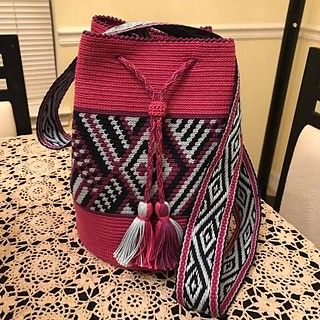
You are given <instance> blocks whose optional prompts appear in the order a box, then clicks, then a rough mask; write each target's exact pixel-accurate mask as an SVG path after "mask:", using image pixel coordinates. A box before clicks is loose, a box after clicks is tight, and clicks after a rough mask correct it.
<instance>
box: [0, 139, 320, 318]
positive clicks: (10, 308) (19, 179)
mask: <svg viewBox="0 0 320 320" xmlns="http://www.w3.org/2000/svg"><path fill="white" fill-rule="evenodd" d="M69 176H70V150H69V149H65V150H61V151H52V150H48V149H46V148H44V147H42V146H41V145H40V144H39V143H38V142H37V141H36V138H35V136H34V135H30V136H22V137H17V138H5V139H1V140H0V225H1V228H0V297H1V300H0V318H1V319H15V320H18V319H37V320H38V319H46V320H48V319H49V320H50V319H130V320H131V319H139V320H140V319H167V320H169V319H170V320H171V319H179V320H187V319H204V317H201V316H200V315H199V314H197V313H195V312H189V311H187V310H185V308H183V307H182V306H180V305H178V304H177V303H176V301H175V299H174V296H173V295H174V284H175V274H174V272H168V273H162V272H158V273H156V274H154V273H148V272H132V271H125V270H121V269H117V268H114V267H112V266H110V265H108V264H107V263H105V262H103V261H101V260H99V259H98V258H96V257H95V256H93V255H92V254H90V253H89V252H88V251H87V250H86V249H85V248H84V247H83V246H82V245H81V243H80V241H79V240H78V237H77V231H76V229H75V214H74V211H73V208H72V201H71V196H70V192H69ZM319 265H320V253H319V251H318V250H317V249H316V248H315V246H314V245H313V244H312V243H311V242H310V241H308V240H307V239H306V238H304V237H303V236H302V235H301V234H300V233H299V232H298V231H297V230H296V229H295V228H293V227H292V226H291V225H289V224H288V223H287V222H286V221H285V220H284V219H283V218H281V216H280V215H279V214H277V213H276V212H274V211H273V210H272V209H271V208H270V207H269V206H267V205H266V204H263V213H262V225H261V229H260V235H259V243H258V247H257V253H256V257H255V260H254V263H253V266H252V267H251V269H250V272H249V274H248V275H247V277H246V279H245V283H244V284H243V286H242V288H241V290H240V292H239V293H238V295H237V297H236V299H235V301H234V302H233V304H232V305H231V307H230V308H229V310H228V313H227V318H228V319H257V318H262V319H284V320H286V319H288V320H289V319H290V320H292V319H320V311H319V307H320V269H319Z"/></svg>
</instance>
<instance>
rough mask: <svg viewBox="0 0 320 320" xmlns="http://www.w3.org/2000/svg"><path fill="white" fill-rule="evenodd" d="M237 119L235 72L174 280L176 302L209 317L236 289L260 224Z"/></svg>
mask: <svg viewBox="0 0 320 320" xmlns="http://www.w3.org/2000/svg"><path fill="white" fill-rule="evenodd" d="M240 119H241V116H240V103H239V77H238V85H237V92H236V95H235V99H234V102H233V105H232V108H231V110H230V114H229V119H228V122H227V126H226V128H225V130H224V133H223V136H222V138H221V140H220V142H219V147H218V150H217V152H216V155H215V157H214V159H213V161H212V163H211V164H210V166H209V168H208V169H207V172H206V175H205V177H204V180H203V183H202V185H201V186H200V189H199V192H198V196H197V198H196V201H195V205H194V207H193V210H192V213H191V215H190V218H189V221H188V225H187V229H186V232H185V237H184V242H183V247H182V250H181V256H180V262H179V267H178V275H177V283H176V293H177V299H178V301H179V303H180V304H183V305H184V306H186V307H187V308H189V309H192V310H197V311H199V312H201V313H206V314H211V315H213V316H219V315H222V314H223V313H224V312H225V311H226V309H227V307H228V306H229V305H230V303H231V301H232V299H233V297H234V296H235V294H236V293H237V291H238V289H239V287H240V284H241V283H242V281H243V279H244V276H245V274H246V272H247V271H248V269H249V267H250V265H251V262H252V259H253V256H254V252H255V247H256V243H257V233H258V230H259V225H260V198H259V194H258V190H257V184H256V178H255V176H254V171H253V168H252V165H251V163H250V161H249V157H248V155H247V152H246V150H245V148H244V146H243V144H242V136H241V130H240ZM235 210H236V213H237V214H238V215H239V216H240V217H239V220H240V223H239V226H238V228H239V230H236V231H235V233H236V239H235V240H234V241H233V243H232V245H231V246H229V245H228V244H226V239H227V230H228V225H229V221H230V217H231V213H232V212H234V211H235ZM227 249H228V250H227Z"/></svg>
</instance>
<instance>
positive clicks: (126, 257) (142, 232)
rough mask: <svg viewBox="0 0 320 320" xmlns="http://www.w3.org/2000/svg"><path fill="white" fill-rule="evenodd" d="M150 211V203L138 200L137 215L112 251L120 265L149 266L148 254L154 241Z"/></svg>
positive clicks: (149, 254)
mask: <svg viewBox="0 0 320 320" xmlns="http://www.w3.org/2000/svg"><path fill="white" fill-rule="evenodd" d="M152 211H153V207H152V204H151V203H146V202H142V201H141V202H139V205H138V216H137V217H136V218H134V220H133V221H132V223H131V225H130V227H129V228H128V230H127V232H126V233H125V235H124V236H123V238H122V241H121V243H120V245H119V247H118V248H117V250H116V251H115V252H114V253H113V256H114V257H115V259H116V260H117V262H118V263H119V264H120V265H122V266H124V267H129V266H139V267H143V268H151V264H150V256H151V250H152V246H153V243H154V234H153V229H152V225H151V222H150V217H151V215H152Z"/></svg>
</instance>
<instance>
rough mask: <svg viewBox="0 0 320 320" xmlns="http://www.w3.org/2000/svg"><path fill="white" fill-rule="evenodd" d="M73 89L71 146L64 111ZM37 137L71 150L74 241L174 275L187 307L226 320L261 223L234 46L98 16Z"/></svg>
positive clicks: (188, 31) (50, 96) (119, 260)
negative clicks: (61, 111) (243, 126)
mask: <svg viewBox="0 0 320 320" xmlns="http://www.w3.org/2000/svg"><path fill="white" fill-rule="evenodd" d="M74 79H75V103H74V112H73V132H72V137H70V136H69V135H68V134H66V133H65V132H64V130H63V128H62V126H61V123H60V121H59V117H58V108H59V105H60V103H61V100H62V98H63V96H64V94H65V93H66V91H67V90H68V88H69V86H70V84H71V83H72V82H73V80H74ZM37 134H38V138H39V140H40V142H41V143H42V144H44V145H45V146H47V147H49V148H52V149H60V148H63V147H66V146H68V145H70V144H71V146H72V172H71V191H72V195H73V200H74V208H75V211H76V219H77V231H78V234H79V237H80V239H81V241H82V243H83V245H84V246H85V247H86V248H87V249H88V250H90V251H91V252H92V253H93V254H95V255H96V256H98V257H99V258H101V259H103V260H105V261H107V262H109V263H111V264H113V265H115V266H121V267H125V268H128V269H144V270H145V269H147V270H170V269H177V270H178V274H177V283H176V294H177V299H178V301H179V303H181V304H183V305H185V306H186V307H188V308H191V309H194V310H197V311H199V312H202V313H207V314H212V315H220V314H223V313H224V312H225V311H226V309H227V307H228V305H229V304H230V302H231V301H232V298H233V297H234V295H235V294H236V292H237V290H238V289H239V286H240V284H241V282H242V280H243V278H244V276H245V274H246V272H247V270H248V268H249V266H250V264H251V262H252V259H253V256H254V251H255V246H256V241H257V233H258V228H259V223H260V199H259V195H258V191H257V186H256V178H255V175H254V172H253V169H252V165H251V163H250V160H249V158H248V155H247V153H246V151H245V148H244V146H243V143H242V138H241V130H240V105H239V76H238V71H237V64H236V57H235V47H234V41H233V40H232V39H224V38H222V37H220V36H218V35H216V34H214V33H212V31H211V28H209V27H206V28H200V29H197V28H192V27H187V26H181V25H173V24H166V23H153V22H147V23H146V22H134V23H132V22H131V23H125V22H124V21H121V20H118V19H115V18H111V17H105V16H96V17H94V18H93V20H92V25H91V31H85V32H84V33H83V34H82V38H81V42H80V47H79V53H78V57H77V58H76V59H75V60H74V61H73V62H72V63H71V64H70V66H69V67H68V68H67V69H66V71H65V72H64V73H63V74H62V75H61V76H60V77H59V78H58V79H57V80H56V81H55V83H54V84H53V85H52V87H51V88H50V90H49V91H48V93H47V95H46V96H45V98H44V100H43V102H42V105H41V107H40V111H39V115H38V121H37ZM230 220H233V222H234V225H235V227H234V228H230V227H229V224H230V223H229V222H230Z"/></svg>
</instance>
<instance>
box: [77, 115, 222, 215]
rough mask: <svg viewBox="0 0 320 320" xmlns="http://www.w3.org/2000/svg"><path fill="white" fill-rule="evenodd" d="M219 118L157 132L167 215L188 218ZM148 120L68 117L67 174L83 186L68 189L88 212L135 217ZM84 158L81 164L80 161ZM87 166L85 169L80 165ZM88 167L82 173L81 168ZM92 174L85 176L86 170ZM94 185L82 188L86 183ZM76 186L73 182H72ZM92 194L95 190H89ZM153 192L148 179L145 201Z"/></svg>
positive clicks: (173, 123) (167, 125)
mask: <svg viewBox="0 0 320 320" xmlns="http://www.w3.org/2000/svg"><path fill="white" fill-rule="evenodd" d="M224 123H225V120H224V119H221V118H220V119H219V118H218V119H197V118H195V119H193V118H191V119H177V118H166V119H165V122H164V128H163V140H164V148H163V149H164V154H163V178H164V181H165V187H166V191H165V192H166V199H167V201H168V202H169V203H170V206H171V212H172V214H173V215H189V214H190V212H191V210H192V206H193V203H194V198H195V197H196V192H197V190H198V188H199V185H200V184H201V181H202V179H203V176H204V174H205V171H206V169H207V167H208V166H209V165H210V163H211V161H212V159H213V157H214V154H215V152H216V149H217V144H218V141H219V139H220V137H221V133H222V130H223V128H224V126H225V124H224ZM148 126H149V118H148V117H146V116H141V117H134V116H115V115H114V116H113V115H112V116H111V115H104V114H93V113H85V112H77V111H75V112H74V135H73V137H74V139H73V140H74V141H73V142H72V148H73V158H74V164H75V165H74V166H73V167H74V168H76V169H75V170H74V171H73V174H77V172H80V174H82V177H83V180H84V181H83V183H82V184H77V185H76V186H72V189H73V190H74V192H77V191H78V190H75V189H77V188H80V189H81V190H80V191H78V192H77V194H79V195H80V196H77V197H76V202H77V203H78V204H80V205H84V202H86V201H87V197H86V195H87V190H89V191H88V192H89V196H88V197H89V198H94V201H93V202H92V203H90V207H89V209H90V210H93V211H98V212H102V213H103V212H108V213H118V214H136V208H137V205H138V202H139V201H142V200H143V192H144V187H145V184H146V172H143V171H145V169H144V168H145V165H146V163H147V161H148V155H147V149H148V140H149V128H148ZM84 158H85V159H84ZM86 162H87V164H86ZM87 167H88V168H87ZM93 169H94V172H93V173H92V174H91V175H90V174H86V172H88V171H89V170H93ZM97 177H100V179H99V181H97V182H96V183H94V184H91V185H90V186H88V183H87V182H86V181H89V182H90V181H95V179H97ZM75 181H78V180H75ZM96 189H97V191H95V190H96ZM156 190H157V187H156V181H155V176H154V181H153V187H152V190H151V196H153V195H154V194H155V192H156Z"/></svg>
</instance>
